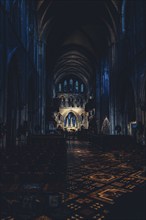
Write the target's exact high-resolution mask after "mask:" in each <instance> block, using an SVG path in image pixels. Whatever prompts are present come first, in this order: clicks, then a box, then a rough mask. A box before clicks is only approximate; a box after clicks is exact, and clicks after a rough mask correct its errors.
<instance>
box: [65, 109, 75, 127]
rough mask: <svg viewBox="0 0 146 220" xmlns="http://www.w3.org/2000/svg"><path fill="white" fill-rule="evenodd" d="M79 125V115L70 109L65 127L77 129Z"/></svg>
mask: <svg viewBox="0 0 146 220" xmlns="http://www.w3.org/2000/svg"><path fill="white" fill-rule="evenodd" d="M77 125H78V122H77V116H76V115H75V114H74V113H73V112H72V111H70V112H69V113H68V114H67V115H66V117H65V118H64V127H65V128H66V129H67V130H71V129H76V128H77Z"/></svg>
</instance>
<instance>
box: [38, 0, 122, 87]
mask: <svg viewBox="0 0 146 220" xmlns="http://www.w3.org/2000/svg"><path fill="white" fill-rule="evenodd" d="M121 2H122V1H118V0H97V1H67V0H66V1H55V0H54V1H51V0H42V1H40V0H39V1H38V5H37V16H38V24H39V25H38V32H39V37H40V39H45V41H46V43H47V51H46V61H47V60H49V61H50V62H49V65H48V66H47V67H46V68H47V72H48V73H49V74H52V77H53V78H54V80H55V82H57V81H58V80H59V79H61V78H62V77H63V76H64V75H65V74H75V75H78V76H79V77H80V78H82V79H83V80H84V82H85V83H86V84H87V82H88V83H89V84H90V81H91V79H92V81H93V79H94V73H95V63H96V61H98V59H99V58H100V57H101V56H102V54H104V53H105V51H106V49H107V48H108V47H109V46H110V45H111V44H112V43H114V42H115V41H116V38H117V32H118V24H119V19H120V10H121ZM72 46H73V47H72ZM81 48H82V50H81ZM89 54H90V55H89ZM91 60H92V61H93V60H94V61H95V62H91ZM46 63H48V62H46ZM50 63H51V64H50Z"/></svg>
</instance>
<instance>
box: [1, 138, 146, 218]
mask: <svg viewBox="0 0 146 220" xmlns="http://www.w3.org/2000/svg"><path fill="white" fill-rule="evenodd" d="M145 183H146V176H145V152H144V151H143V150H142V151H141V150H140V149H133V150H131V149H130V150H128V149H126V148H125V149H116V150H113V149H111V150H108V151H104V150H103V149H101V148H98V147H93V146H92V145H91V144H90V143H89V142H85V141H82V142H81V141H78V140H68V150H67V169H66V173H64V175H61V176H60V175H58V176H55V177H52V178H50V180H47V181H46V182H45V183H40V182H37V181H36V182H34V183H25V184H22V183H21V184H13V185H12V184H10V185H9V184H7V186H4V185H3V184H2V185H1V186H2V191H3V192H2V198H3V199H2V207H3V210H2V217H1V219H2V220H6V219H7V220H8V219H9V220H10V219H11V220H12V219H17V220H24V219H25V220H29V219H31V220H32V219H33V220H38V219H46V220H47V219H51V220H73V219H75V220H79V219H85V220H91V219H96V220H105V219H108V216H110V212H111V210H112V209H113V208H114V206H115V205H116V204H118V202H119V201H122V199H124V198H127V196H128V197H129V196H130V195H131V194H133V193H134V192H136V191H138V190H139V189H141V188H142V187H144V186H145ZM144 202H145V201H143V200H141V199H140V201H138V203H139V205H143V204H141V203H144ZM127 205H129V204H127ZM129 210H130V209H129ZM144 215H145V213H144V214H143V215H142V217H139V218H136V220H144V219H142V218H143V216H144ZM119 219H120V218H119ZM119 219H117V220H119ZM122 220H129V219H128V218H127V219H126V218H124V219H122ZM131 220H134V219H131Z"/></svg>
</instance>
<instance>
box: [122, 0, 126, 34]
mask: <svg viewBox="0 0 146 220" xmlns="http://www.w3.org/2000/svg"><path fill="white" fill-rule="evenodd" d="M125 7H126V1H125V0H123V3H122V33H124V32H125Z"/></svg>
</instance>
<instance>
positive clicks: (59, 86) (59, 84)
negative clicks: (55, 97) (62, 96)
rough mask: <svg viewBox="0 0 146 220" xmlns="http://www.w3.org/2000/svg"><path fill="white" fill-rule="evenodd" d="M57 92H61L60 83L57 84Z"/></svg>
mask: <svg viewBox="0 0 146 220" xmlns="http://www.w3.org/2000/svg"><path fill="white" fill-rule="evenodd" d="M58 90H59V92H61V83H59V85H58Z"/></svg>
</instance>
